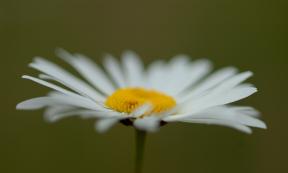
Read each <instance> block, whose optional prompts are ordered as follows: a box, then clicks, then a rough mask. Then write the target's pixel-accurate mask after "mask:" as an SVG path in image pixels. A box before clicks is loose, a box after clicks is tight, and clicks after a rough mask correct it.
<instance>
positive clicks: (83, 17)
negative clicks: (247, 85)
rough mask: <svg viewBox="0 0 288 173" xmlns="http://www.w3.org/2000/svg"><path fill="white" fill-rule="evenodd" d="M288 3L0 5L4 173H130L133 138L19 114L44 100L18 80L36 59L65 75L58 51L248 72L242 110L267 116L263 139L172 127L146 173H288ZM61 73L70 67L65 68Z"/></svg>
mask: <svg viewBox="0 0 288 173" xmlns="http://www.w3.org/2000/svg"><path fill="white" fill-rule="evenodd" d="M286 2H287V1H285V0H177V1H172V0H158V1H157V0H156V1H136V0H134V1H127V0H121V1H120V0H118V1H117V0H114V1H109V0H106V1H104V0H103V1H96V0H95V1H92V0H90V1H88V0H46V1H43V0H42V1H41V0H6V1H3V0H1V5H0V19H1V24H0V32H1V37H0V43H1V47H0V50H1V51H0V55H1V68H0V69H1V115H0V172H4V173H6V172H7V173H10V172H11V173H18V172H29V173H39V172H41V173H51V172H53V173H63V172H70V173H74V172H75V173H79V172H99V173H102V172H117V173H122V172H123V173H130V172H132V170H133V169H132V168H133V154H134V152H133V151H134V131H133V129H132V128H127V127H124V126H122V125H120V124H119V125H117V126H116V127H114V128H113V129H112V130H111V131H109V132H108V133H106V134H104V135H100V134H97V133H96V132H95V130H94V129H93V123H94V121H92V120H80V119H79V118H76V117H75V118H68V119H64V120H62V121H60V122H57V123H55V124H48V123H46V122H44V121H43V118H42V111H32V112H29V111H28V112H25V111H16V110H15V105H16V104H17V103H18V102H20V101H22V100H25V99H27V98H31V97H34V96H41V95H43V94H45V93H46V92H47V91H48V90H47V89H46V88H44V87H41V86H38V85H35V84H34V83H32V82H29V81H25V80H22V79H20V76H21V75H22V74H33V75H36V74H37V73H36V72H35V71H33V70H31V69H29V68H28V67H27V64H28V63H29V62H30V61H31V60H32V58H33V56H36V55H41V56H44V57H48V58H49V59H50V60H53V61H55V62H57V63H60V64H61V65H62V64H63V65H64V63H63V62H61V61H60V60H59V59H57V58H56V57H55V55H54V49H55V48H57V47H63V48H65V49H67V50H69V51H72V52H81V53H84V54H86V55H87V56H90V57H92V58H94V59H95V61H97V62H100V61H101V55H102V54H103V53H107V52H109V53H112V54H114V55H117V56H119V55H120V54H121V52H122V51H123V50H126V49H131V50H134V51H136V52H137V53H138V54H139V55H141V56H142V57H143V59H144V60H145V62H146V63H148V62H151V61H152V60H153V59H156V58H167V59H169V58H171V57H172V56H174V55H176V54H178V53H186V54H189V55H191V57H193V58H195V59H196V58H201V57H207V58H210V59H211V60H212V61H213V62H214V63H215V67H216V68H220V67H223V66H227V65H235V66H237V67H239V69H241V70H243V71H244V70H252V71H254V72H255V76H254V77H253V78H252V79H251V80H250V82H252V83H255V84H256V86H257V87H258V88H259V92H258V93H257V94H255V95H253V96H252V97H250V98H248V99H246V100H245V101H241V102H240V103H239V104H242V105H253V106H255V107H256V108H258V109H259V110H261V112H262V113H263V119H264V120H265V122H267V124H268V127H269V129H268V130H259V129H255V131H254V134H252V135H246V134H242V133H239V132H237V131H234V130H232V129H229V128H224V127H218V126H206V125H196V124H170V125H167V126H165V127H163V128H162V129H161V130H160V131H159V132H158V133H155V134H149V136H148V143H147V148H146V153H145V154H146V157H145V166H144V172H149V173H158V172H165V173H176V172H195V173H231V172H233V173H243V172H245V173H252V172H253V173H254V172H262V173H271V172H286V171H287V172H288V169H287V161H288V160H287V159H286V158H287V155H288V150H287V147H288V134H287V131H288V125H287V121H288V115H287V113H288V111H287V96H288V94H287V87H288V81H287V73H288V60H287V23H286V22H287V12H286V11H287V3H286ZM65 67H66V66H65Z"/></svg>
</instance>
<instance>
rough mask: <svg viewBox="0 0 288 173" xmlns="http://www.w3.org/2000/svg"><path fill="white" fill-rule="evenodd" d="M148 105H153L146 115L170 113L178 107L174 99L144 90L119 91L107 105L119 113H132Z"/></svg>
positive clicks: (153, 91) (124, 89)
mask: <svg viewBox="0 0 288 173" xmlns="http://www.w3.org/2000/svg"><path fill="white" fill-rule="evenodd" d="M147 103H148V104H151V105H152V110H151V111H149V112H146V113H145V115H147V114H151V113H161V112H165V111H169V110H171V109H172V108H174V107H175V106H176V101H175V100H174V98H173V97H170V96H168V95H165V94H163V93H161V92H158V91H155V90H147V89H144V88H122V89H118V90H116V91H115V92H114V93H113V94H112V95H111V96H109V97H108V98H107V100H106V102H105V105H106V106H107V107H108V108H110V109H113V110H116V111H118V112H125V113H131V112H133V111H134V110H135V109H137V108H139V107H140V106H143V105H144V104H147Z"/></svg>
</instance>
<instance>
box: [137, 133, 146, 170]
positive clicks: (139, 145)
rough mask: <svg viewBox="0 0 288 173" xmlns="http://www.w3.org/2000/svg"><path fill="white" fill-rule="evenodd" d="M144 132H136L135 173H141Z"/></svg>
mask: <svg viewBox="0 0 288 173" xmlns="http://www.w3.org/2000/svg"><path fill="white" fill-rule="evenodd" d="M145 138H146V132H145V131H141V130H136V136H135V139H136V141H135V142H136V152H135V173H141V172H142V166H143V157H144V148H145Z"/></svg>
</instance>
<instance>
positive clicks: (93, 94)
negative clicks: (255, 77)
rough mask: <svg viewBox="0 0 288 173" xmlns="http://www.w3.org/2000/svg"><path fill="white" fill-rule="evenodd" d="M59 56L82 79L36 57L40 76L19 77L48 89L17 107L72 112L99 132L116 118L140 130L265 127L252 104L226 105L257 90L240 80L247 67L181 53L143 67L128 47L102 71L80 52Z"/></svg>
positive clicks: (51, 116)
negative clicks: (181, 125) (216, 65)
mask: <svg viewBox="0 0 288 173" xmlns="http://www.w3.org/2000/svg"><path fill="white" fill-rule="evenodd" d="M57 55H58V56H59V57H60V58H62V59H63V60H65V61H66V62H67V63H69V64H70V65H71V66H73V67H74V68H75V69H76V71H78V72H79V73H80V74H81V76H82V77H83V79H80V78H78V77H76V76H74V75H72V74H71V73H70V72H68V71H66V70H64V69H63V68H61V67H59V66H57V65H56V64H54V63H52V62H50V61H48V60H45V59H44V58H40V57H37V58H35V60H34V61H33V62H32V63H31V64H30V65H29V66H30V67H32V68H34V69H36V70H38V71H40V72H41V74H40V75H39V78H35V77H32V76H27V75H24V76H23V78H24V79H29V80H32V81H34V82H36V83H38V84H41V85H44V86H46V87H48V88H50V89H52V91H51V92H50V93H48V95H46V96H43V97H38V98H33V99H30V100H26V101H24V102H22V103H19V104H18V105H17V109H40V108H45V113H44V116H45V118H46V119H47V120H48V121H50V122H54V121H56V120H59V119H62V118H64V117H69V116H74V115H79V116H81V117H83V118H97V119H98V121H97V122H96V129H97V130H98V131H100V132H104V131H106V130H108V129H109V128H110V127H112V126H113V125H114V124H116V123H117V122H122V123H123V124H126V125H131V126H133V127H135V128H137V129H140V130H144V131H156V130H158V129H159V127H160V126H161V125H162V124H166V123H170V122H186V123H204V124H215V125H222V126H227V127H231V128H234V129H237V130H240V131H243V132H246V133H251V132H252V131H251V129H250V127H258V128H266V125H265V123H264V122H262V121H261V120H259V119H258V115H259V113H258V111H256V110H255V109H254V108H252V107H248V106H232V105H230V104H231V103H234V102H236V101H238V100H241V99H244V98H246V97H248V96H250V95H252V94H253V93H255V92H256V91H257V89H256V88H255V87H254V86H253V85H251V84H247V83H243V82H244V81H245V80H246V79H247V78H249V77H250V76H252V72H250V71H247V72H242V73H238V72H237V70H236V69H235V68H234V67H227V68H223V69H220V70H218V71H216V72H214V73H212V74H209V73H210V72H211V70H212V67H211V63H210V61H208V60H205V59H201V60H196V61H192V62H191V61H189V57H187V56H185V55H178V56H176V57H175V58H173V59H172V60H171V61H170V62H164V61H162V60H158V61H155V62H153V63H152V64H151V65H149V66H148V67H147V69H145V68H144V65H143V63H142V62H141V60H140V58H139V57H138V56H137V55H136V54H135V53H133V52H130V51H127V52H125V53H123V55H122V58H121V61H122V62H121V63H119V62H117V60H116V59H115V58H114V57H112V56H111V55H107V57H105V58H104V63H103V66H104V69H102V68H101V67H100V66H98V65H97V64H95V63H94V62H93V61H92V60H90V59H89V58H87V57H85V56H83V55H81V54H70V53H68V52H66V51H65V50H62V49H59V50H57ZM86 81H87V82H86Z"/></svg>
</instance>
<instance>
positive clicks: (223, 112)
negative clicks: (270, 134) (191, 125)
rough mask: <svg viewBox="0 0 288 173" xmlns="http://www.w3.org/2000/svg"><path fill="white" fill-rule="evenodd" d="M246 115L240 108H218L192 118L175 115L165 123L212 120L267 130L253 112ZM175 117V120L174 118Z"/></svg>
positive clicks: (191, 116) (192, 115) (194, 115)
mask: <svg viewBox="0 0 288 173" xmlns="http://www.w3.org/2000/svg"><path fill="white" fill-rule="evenodd" d="M248 113H249V114H246V112H245V111H243V109H239V107H233V106H216V107H212V108H210V109H207V110H205V111H202V112H199V113H196V114H191V115H190V116H186V117H181V116H178V115H173V116H170V117H167V118H166V119H164V120H165V121H168V122H169V121H185V122H194V121H196V122H197V121H199V119H200V120H201V121H202V120H205V121H207V122H209V121H208V120H211V121H212V122H221V121H223V123H226V124H227V123H231V124H239V125H245V126H251V127H258V128H264V129H265V128H266V125H265V123H264V122H263V121H261V120H259V119H257V118H255V117H253V116H251V112H248ZM172 117H173V118H172Z"/></svg>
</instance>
